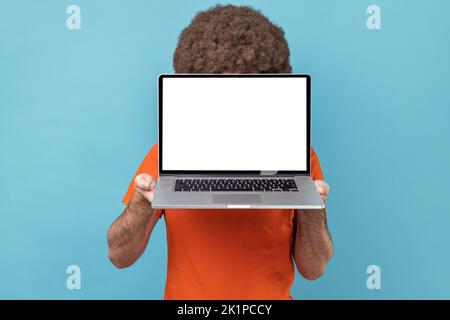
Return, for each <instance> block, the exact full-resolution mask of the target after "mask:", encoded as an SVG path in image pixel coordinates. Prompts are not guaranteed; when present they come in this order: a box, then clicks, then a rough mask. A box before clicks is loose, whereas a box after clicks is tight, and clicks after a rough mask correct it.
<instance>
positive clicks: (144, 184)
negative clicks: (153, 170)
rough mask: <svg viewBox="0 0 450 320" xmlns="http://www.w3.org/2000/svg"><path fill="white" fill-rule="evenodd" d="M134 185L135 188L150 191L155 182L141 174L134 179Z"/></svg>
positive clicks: (147, 175) (148, 176) (146, 175)
mask: <svg viewBox="0 0 450 320" xmlns="http://www.w3.org/2000/svg"><path fill="white" fill-rule="evenodd" d="M134 184H135V185H136V188H139V189H142V190H146V191H150V190H152V189H153V188H154V187H155V185H156V181H155V179H154V178H153V177H152V176H151V175H149V174H146V173H141V174H140V175H138V176H137V177H136V179H134Z"/></svg>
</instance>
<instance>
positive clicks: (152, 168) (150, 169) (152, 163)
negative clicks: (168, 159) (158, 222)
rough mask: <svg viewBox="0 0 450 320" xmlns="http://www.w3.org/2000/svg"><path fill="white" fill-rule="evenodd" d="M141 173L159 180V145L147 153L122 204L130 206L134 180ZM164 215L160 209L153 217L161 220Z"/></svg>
mask: <svg viewBox="0 0 450 320" xmlns="http://www.w3.org/2000/svg"><path fill="white" fill-rule="evenodd" d="M141 173H147V174H149V175H151V176H153V177H154V178H158V144H155V145H154V146H153V147H152V148H151V149H150V151H149V152H148V153H147V155H146V156H145V158H144V160H143V161H142V163H141V165H140V166H139V168H138V170H137V171H136V173H135V174H134V176H133V179H132V180H131V182H130V185H129V187H128V190H127V193H126V194H125V196H124V197H123V199H122V202H123V203H124V204H125V205H128V203H129V202H130V200H131V198H132V197H133V194H134V189H135V186H134V179H135V178H136V176H138V175H139V174H141ZM162 214H163V210H160V209H158V210H155V213H154V214H153V215H154V216H156V217H158V218H160V217H161V216H162Z"/></svg>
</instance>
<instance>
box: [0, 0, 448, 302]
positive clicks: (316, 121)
mask: <svg viewBox="0 0 450 320" xmlns="http://www.w3.org/2000/svg"><path fill="white" fill-rule="evenodd" d="M215 3H216V1H181V0H180V1H173V0H172V1H144V0H141V1H137V0H133V1H126V2H125V1H119V0H108V1H99V0H98V1H88V0H77V1H73V2H72V1H70V2H69V1H50V0H41V1H31V0H29V1H23V0H14V1H12V0H9V1H5V0H2V1H1V2H0V7H1V10H0V132H1V135H0V148H1V160H0V175H1V176H0V197H1V201H0V214H1V220H0V252H1V254H0V298H42V299H44V298H62V299H73V298H83V299H89V298H135V299H141V298H144V299H147V298H151V299H159V298H162V297H163V289H164V282H165V275H166V258H167V255H166V238H165V225H164V221H163V220H161V221H160V223H158V225H157V227H156V229H155V231H154V233H153V235H152V238H151V240H150V245H149V247H148V249H147V251H146V252H145V254H144V255H143V257H142V258H141V259H140V260H139V261H138V262H137V263H136V264H135V265H134V266H132V267H131V268H129V269H126V270H116V269H115V268H114V267H113V266H112V264H110V262H109V260H108V259H107V244H106V231H107V228H108V227H109V225H110V224H111V223H112V221H113V220H114V219H115V218H116V217H117V216H118V215H119V214H120V213H121V211H122V210H123V205H122V203H121V199H122V197H123V195H124V193H125V191H126V189H127V187H128V183H129V182H130V180H131V178H132V175H133V173H134V172H135V170H136V169H137V167H138V165H139V164H140V162H141V160H142V159H143V157H144V156H145V154H146V153H147V151H148V150H149V148H150V147H151V146H152V145H153V144H154V143H155V142H156V118H155V114H156V96H155V89H156V83H155V77H156V75H157V74H159V73H161V72H172V70H173V69H172V53H173V51H174V48H175V46H176V41H177V37H178V35H179V33H180V31H181V30H182V29H183V27H185V26H186V25H187V24H188V23H189V22H190V20H191V18H192V17H193V16H194V14H195V12H196V11H198V10H202V9H206V8H208V7H209V6H210V5H212V4H215ZM232 3H244V4H250V5H253V6H254V7H256V8H258V9H260V10H262V12H263V13H264V14H266V15H267V16H268V17H269V18H270V19H271V20H272V21H273V22H275V23H277V24H279V25H280V26H282V27H283V28H284V30H285V32H286V36H287V39H288V42H289V44H290V49H291V58H292V65H293V67H294V72H304V73H311V74H312V76H313V145H314V147H315V148H316V150H317V152H318V154H319V156H320V160H321V162H322V166H323V168H324V172H325V177H326V180H327V181H328V182H329V183H330V185H331V187H332V193H331V197H330V199H329V202H328V207H329V209H328V210H329V225H330V229H331V232H332V234H333V238H334V242H335V256H334V257H333V259H332V261H331V263H330V264H329V267H328V270H327V273H326V275H325V276H324V277H323V278H321V279H319V280H317V281H315V282H308V281H306V280H304V279H301V278H300V277H299V276H298V274H297V276H296V281H295V284H294V285H293V288H292V294H293V296H294V297H295V298H299V299H310V298H325V299H327V298H338V299H346V298H361V299H380V298H385V299H391V298H450V271H449V268H448V266H449V265H450V253H449V252H450V251H449V248H448V247H449V245H450V232H449V227H450V204H449V202H448V198H449V190H450V188H449V180H450V170H449V168H448V166H449V164H450V151H449V150H450V148H449V147H450V146H449V137H450V126H449V125H448V119H449V117H450V86H449V79H448V76H449V71H450V62H449V57H450V41H449V39H450V37H449V35H450V32H449V31H450V19H449V16H448V14H449V12H450V1H447V0H433V1H425V0H422V1H407V0H395V1H392V0H389V1H387V0H374V1H365V0H352V1H349V0H347V1H331V0H330V1H299V0H292V1H245V2H241V1H232ZM70 4H77V5H79V6H80V7H81V24H82V29H81V30H79V31H70V30H68V29H67V28H66V19H67V17H68V15H67V14H66V8H67V7H68V6H69V5H70ZM370 4H377V5H379V6H380V7H381V12H382V30H379V31H370V30H368V29H367V27H366V18H367V14H366V8H367V7H368V6H369V5H370ZM71 264H76V265H79V266H80V267H81V271H82V289H81V290H73V291H70V290H67V288H66V278H67V274H66V273H65V271H66V268H67V266H68V265H71ZM371 264H376V265H379V266H380V267H381V270H382V289H381V290H368V289H367V287H366V279H367V277H368V275H367V274H366V268H367V266H368V265H371Z"/></svg>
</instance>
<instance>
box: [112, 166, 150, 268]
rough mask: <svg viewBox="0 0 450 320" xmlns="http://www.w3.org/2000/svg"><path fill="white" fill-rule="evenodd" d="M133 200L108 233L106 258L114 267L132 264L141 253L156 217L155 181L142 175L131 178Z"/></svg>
mask: <svg viewBox="0 0 450 320" xmlns="http://www.w3.org/2000/svg"><path fill="white" fill-rule="evenodd" d="M134 184H135V186H136V188H135V192H134V194H133V197H132V198H131V200H130V202H129V203H128V206H127V208H126V209H125V210H124V212H123V213H122V215H121V216H120V217H119V218H117V220H116V221H115V222H114V223H113V224H112V226H111V227H110V228H109V231H108V245H109V258H110V260H111V262H112V263H113V264H114V265H115V266H116V267H117V268H125V267H128V266H130V265H132V264H133V263H134V262H135V261H136V260H137V259H138V258H139V257H140V256H141V254H142V253H143V252H144V250H145V247H146V246H147V243H148V240H149V238H150V234H151V233H152V230H153V228H154V227H155V225H156V223H157V221H158V218H157V217H156V216H153V215H152V214H153V212H154V209H152V201H153V192H154V191H155V186H156V179H155V178H153V177H152V176H151V175H149V174H146V173H142V174H140V175H138V176H137V177H136V178H135V179H134Z"/></svg>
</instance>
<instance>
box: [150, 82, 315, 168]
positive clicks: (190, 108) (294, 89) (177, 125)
mask: <svg viewBox="0 0 450 320" xmlns="http://www.w3.org/2000/svg"><path fill="white" fill-rule="evenodd" d="M310 101H311V79H310V76H309V75H300V74H162V75H160V76H159V79H158V102H159V108H158V115H159V122H158V134H159V159H158V165H159V174H160V175H174V174H179V175H188V174H195V175H202V174H205V175H215V174H217V175H221V174H226V175H266V174H270V175H284V174H289V175H292V174H295V175H302V174H308V175H309V173H310V114H311V111H310V110H311V106H310V104H311V102H310Z"/></svg>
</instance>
